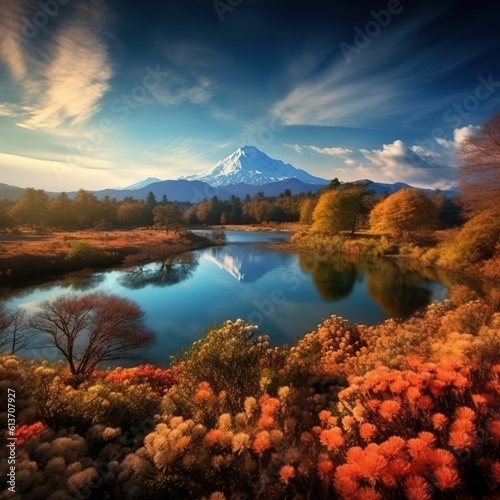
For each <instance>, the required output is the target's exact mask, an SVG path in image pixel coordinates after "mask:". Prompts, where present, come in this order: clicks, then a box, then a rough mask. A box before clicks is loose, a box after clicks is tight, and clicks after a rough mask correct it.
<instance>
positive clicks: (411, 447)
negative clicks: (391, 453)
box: [408, 438, 429, 459]
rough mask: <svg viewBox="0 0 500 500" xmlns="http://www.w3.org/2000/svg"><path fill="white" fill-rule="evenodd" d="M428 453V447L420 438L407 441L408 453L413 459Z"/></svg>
mask: <svg viewBox="0 0 500 500" xmlns="http://www.w3.org/2000/svg"><path fill="white" fill-rule="evenodd" d="M428 451H429V445H428V443H427V442H426V441H424V440H423V439H420V438H416V439H408V452H409V453H410V455H411V456H412V457H413V458H417V459H418V458H420V457H422V456H423V455H425V454H426V453H427V452H428Z"/></svg>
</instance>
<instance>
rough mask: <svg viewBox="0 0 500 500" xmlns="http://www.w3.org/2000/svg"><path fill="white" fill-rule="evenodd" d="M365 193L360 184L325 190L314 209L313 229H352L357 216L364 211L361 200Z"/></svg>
mask: <svg viewBox="0 0 500 500" xmlns="http://www.w3.org/2000/svg"><path fill="white" fill-rule="evenodd" d="M366 195H367V192H366V190H365V189H364V188H363V187H362V186H352V187H349V188H345V189H335V190H329V191H326V192H325V193H323V194H322V195H321V197H320V199H319V201H318V204H317V205H316V208H315V209H314V213H313V221H314V224H313V230H314V231H318V232H325V233H338V232H339V231H348V230H351V229H352V230H354V227H355V224H356V220H357V216H358V215H359V214H362V213H365V212H366V206H365V204H364V202H363V200H364V197H365V196H366Z"/></svg>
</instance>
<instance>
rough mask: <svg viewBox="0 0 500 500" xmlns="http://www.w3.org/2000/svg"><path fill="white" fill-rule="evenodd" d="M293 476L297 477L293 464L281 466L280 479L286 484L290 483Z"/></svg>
mask: <svg viewBox="0 0 500 500" xmlns="http://www.w3.org/2000/svg"><path fill="white" fill-rule="evenodd" d="M293 477H295V469H294V468H293V466H292V465H284V466H283V467H281V470H280V479H281V480H282V481H283V482H284V483H285V484H288V483H289V481H290V479H292V478H293Z"/></svg>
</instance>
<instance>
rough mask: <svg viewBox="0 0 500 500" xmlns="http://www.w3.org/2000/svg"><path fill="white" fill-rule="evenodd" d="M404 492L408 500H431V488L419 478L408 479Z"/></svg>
mask: <svg viewBox="0 0 500 500" xmlns="http://www.w3.org/2000/svg"><path fill="white" fill-rule="evenodd" d="M405 490H406V497H407V499H408V500H431V487H430V485H429V483H428V482H427V481H426V480H425V479H424V478H423V477H421V476H413V477H409V478H408V479H407V480H406V481H405Z"/></svg>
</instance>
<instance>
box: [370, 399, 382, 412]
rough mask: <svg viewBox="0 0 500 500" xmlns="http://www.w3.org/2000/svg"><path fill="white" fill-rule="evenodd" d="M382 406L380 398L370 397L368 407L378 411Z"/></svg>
mask: <svg viewBox="0 0 500 500" xmlns="http://www.w3.org/2000/svg"><path fill="white" fill-rule="evenodd" d="M379 406H380V401H379V400H378V399H370V400H369V401H368V408H370V410H373V411H376V410H377V409H378V408H379Z"/></svg>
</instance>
